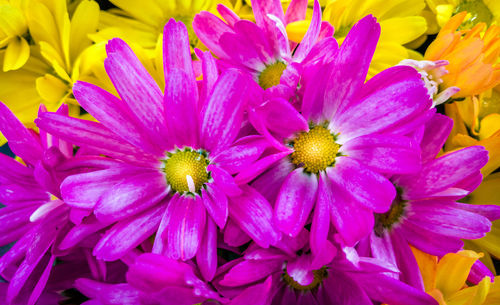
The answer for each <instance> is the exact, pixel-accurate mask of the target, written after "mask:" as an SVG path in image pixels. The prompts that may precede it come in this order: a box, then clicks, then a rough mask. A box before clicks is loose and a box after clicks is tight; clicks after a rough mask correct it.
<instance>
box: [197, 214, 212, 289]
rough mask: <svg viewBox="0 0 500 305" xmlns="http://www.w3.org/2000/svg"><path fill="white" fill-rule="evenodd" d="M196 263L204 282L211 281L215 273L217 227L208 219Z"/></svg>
mask: <svg viewBox="0 0 500 305" xmlns="http://www.w3.org/2000/svg"><path fill="white" fill-rule="evenodd" d="M196 263H197V264H198V268H199V269H200V273H201V275H202V276H203V278H204V279H205V280H206V281H211V280H212V279H213V278H214V275H215V272H216V271H217V227H216V226H215V223H214V222H213V221H212V220H211V219H210V218H209V217H208V218H207V227H206V229H205V233H204V235H203V238H202V240H201V244H200V248H199V250H198V253H197V254H196Z"/></svg>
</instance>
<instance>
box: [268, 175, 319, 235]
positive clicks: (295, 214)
mask: <svg viewBox="0 0 500 305" xmlns="http://www.w3.org/2000/svg"><path fill="white" fill-rule="evenodd" d="M317 188H318V178H317V177H316V176H315V175H310V174H306V173H304V169H303V168H298V169H296V170H294V171H293V172H291V173H290V175H288V177H287V178H286V180H285V181H284V182H283V185H282V186H281V189H280V193H279V195H278V198H277V199H276V206H275V207H274V222H275V223H276V226H277V227H278V228H279V229H280V230H281V231H282V232H283V233H286V234H288V235H290V236H297V234H299V232H300V231H301V230H302V228H303V227H304V225H305V224H306V222H307V220H308V218H309V214H310V213H311V210H312V208H313V206H314V204H315V202H316V190H317Z"/></svg>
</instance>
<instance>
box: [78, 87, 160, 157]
mask: <svg viewBox="0 0 500 305" xmlns="http://www.w3.org/2000/svg"><path fill="white" fill-rule="evenodd" d="M73 94H74V95H75V98H76V99H77V100H78V103H80V105H81V106H82V107H83V108H84V109H85V110H86V111H88V112H89V113H90V114H92V116H93V117H94V118H96V120H97V121H99V122H101V123H102V124H103V125H104V126H106V128H108V129H109V130H111V131H112V132H113V133H114V134H116V135H118V136H120V138H122V140H125V141H127V142H128V143H130V144H132V145H134V146H137V147H142V148H144V149H145V150H147V151H148V152H150V153H153V154H161V153H162V150H161V148H159V147H157V145H155V141H154V140H155V139H149V138H147V136H146V135H147V133H145V132H144V130H143V128H144V126H142V125H141V124H137V122H135V117H134V115H132V114H131V113H130V110H128V109H127V106H126V104H125V103H124V102H123V101H121V100H120V99H119V98H117V97H116V96H114V95H112V94H111V93H109V92H107V91H105V90H103V89H101V88H99V87H97V86H95V85H93V84H89V83H86V82H82V81H78V82H77V83H76V84H75V85H74V86H73Z"/></svg>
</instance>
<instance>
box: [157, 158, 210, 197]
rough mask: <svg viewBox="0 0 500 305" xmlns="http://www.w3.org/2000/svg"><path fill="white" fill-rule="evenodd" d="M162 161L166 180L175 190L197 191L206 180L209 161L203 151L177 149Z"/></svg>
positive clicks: (183, 191)
mask: <svg viewBox="0 0 500 305" xmlns="http://www.w3.org/2000/svg"><path fill="white" fill-rule="evenodd" d="M164 162H165V167H164V171H165V174H166V178H167V182H168V184H169V185H170V187H171V188H172V190H173V191H175V192H178V193H185V192H191V193H195V192H196V193H198V192H199V191H200V190H201V187H202V186H203V185H204V184H205V183H207V182H208V178H209V174H208V172H207V166H208V164H209V161H208V159H207V158H206V154H205V153H204V152H203V151H193V150H191V149H184V150H179V151H176V152H174V153H169V154H168V158H167V159H166V160H165V161H164Z"/></svg>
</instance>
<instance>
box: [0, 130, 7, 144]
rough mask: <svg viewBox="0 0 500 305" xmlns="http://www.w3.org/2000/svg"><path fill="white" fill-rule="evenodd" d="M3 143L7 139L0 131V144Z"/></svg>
mask: <svg viewBox="0 0 500 305" xmlns="http://www.w3.org/2000/svg"><path fill="white" fill-rule="evenodd" d="M5 143H7V139H6V138H5V137H4V136H3V134H2V133H1V132H0V146H2V145H4V144H5Z"/></svg>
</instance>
